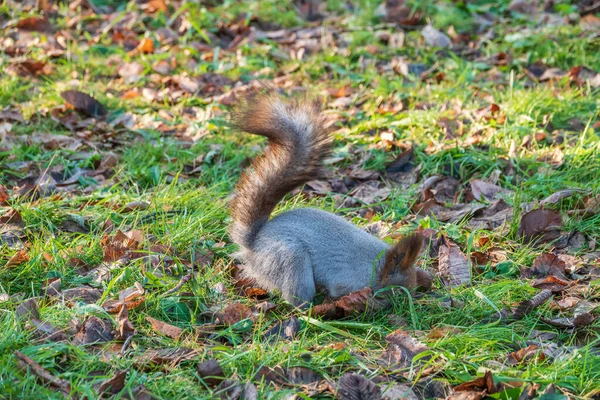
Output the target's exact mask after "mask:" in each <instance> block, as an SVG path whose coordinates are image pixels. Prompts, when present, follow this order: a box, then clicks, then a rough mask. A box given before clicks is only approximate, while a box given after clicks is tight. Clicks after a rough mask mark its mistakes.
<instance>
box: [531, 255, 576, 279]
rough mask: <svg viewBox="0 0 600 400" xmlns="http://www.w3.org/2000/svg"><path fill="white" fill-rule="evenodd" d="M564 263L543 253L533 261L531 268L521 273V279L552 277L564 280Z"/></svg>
mask: <svg viewBox="0 0 600 400" xmlns="http://www.w3.org/2000/svg"><path fill="white" fill-rule="evenodd" d="M566 267H567V265H566V263H565V262H564V261H563V260H561V259H560V258H559V257H558V256H557V255H556V254H552V253H543V254H541V255H539V256H538V257H537V258H536V259H535V260H534V261H533V265H532V266H531V268H527V269H523V270H522V271H521V277H522V278H546V277H548V276H554V277H556V278H559V279H565V273H566V272H565V268H566Z"/></svg>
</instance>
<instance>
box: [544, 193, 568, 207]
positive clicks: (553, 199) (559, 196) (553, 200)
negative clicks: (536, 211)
mask: <svg viewBox="0 0 600 400" xmlns="http://www.w3.org/2000/svg"><path fill="white" fill-rule="evenodd" d="M575 192H576V191H575V190H573V189H565V190H560V191H558V192H556V193H552V194H551V195H550V196H548V197H546V198H545V199H543V200H542V201H540V205H541V206H542V207H545V206H548V205H554V204H557V203H559V202H561V201H562V200H564V199H566V198H569V197H571V196H572V195H573V193H575Z"/></svg>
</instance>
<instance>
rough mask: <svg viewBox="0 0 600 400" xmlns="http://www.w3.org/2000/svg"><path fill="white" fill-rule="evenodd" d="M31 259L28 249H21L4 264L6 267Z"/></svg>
mask: <svg viewBox="0 0 600 400" xmlns="http://www.w3.org/2000/svg"><path fill="white" fill-rule="evenodd" d="M27 261H29V255H28V254H27V250H19V251H17V252H16V253H15V254H13V255H12V257H11V258H10V259H9V260H8V261H7V262H6V264H4V268H8V267H14V266H16V265H21V264H23V263H26V262H27Z"/></svg>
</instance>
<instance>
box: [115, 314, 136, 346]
mask: <svg viewBox="0 0 600 400" xmlns="http://www.w3.org/2000/svg"><path fill="white" fill-rule="evenodd" d="M116 321H117V327H118V328H117V334H116V337H117V339H119V340H127V339H129V338H130V337H131V336H133V335H135V334H136V329H135V327H134V326H133V324H132V323H131V321H130V320H129V312H128V311H127V307H125V306H124V305H122V306H121V309H120V310H119V313H118V315H117V318H116Z"/></svg>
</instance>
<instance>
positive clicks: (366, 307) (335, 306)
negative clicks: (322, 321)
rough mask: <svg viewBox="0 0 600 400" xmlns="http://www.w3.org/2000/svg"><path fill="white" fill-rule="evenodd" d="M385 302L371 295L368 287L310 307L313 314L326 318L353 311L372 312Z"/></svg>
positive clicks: (338, 316)
mask: <svg viewBox="0 0 600 400" xmlns="http://www.w3.org/2000/svg"><path fill="white" fill-rule="evenodd" d="M386 304H387V303H386V302H385V301H383V300H379V299H377V298H375V297H373V290H372V289H371V288H370V287H366V288H364V289H361V290H359V291H358V292H353V293H350V294H347V295H345V296H343V297H341V298H340V299H338V300H336V301H335V302H333V303H324V304H320V305H317V306H314V307H313V308H312V315H313V316H320V317H323V318H326V319H337V318H343V317H346V316H349V315H352V314H355V313H372V312H375V311H377V310H379V309H381V308H382V307H385V305H386Z"/></svg>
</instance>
